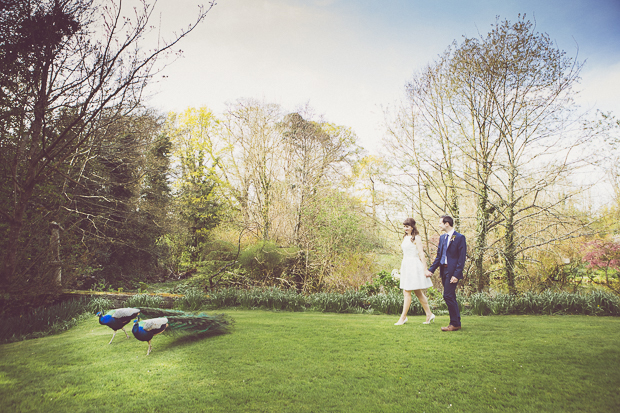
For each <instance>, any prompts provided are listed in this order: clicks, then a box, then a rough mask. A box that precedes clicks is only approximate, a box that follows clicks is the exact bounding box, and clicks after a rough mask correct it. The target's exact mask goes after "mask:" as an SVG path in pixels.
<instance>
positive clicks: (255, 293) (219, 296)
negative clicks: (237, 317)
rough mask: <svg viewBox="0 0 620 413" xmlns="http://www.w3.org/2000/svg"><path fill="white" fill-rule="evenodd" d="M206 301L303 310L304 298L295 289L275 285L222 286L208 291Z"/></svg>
mask: <svg viewBox="0 0 620 413" xmlns="http://www.w3.org/2000/svg"><path fill="white" fill-rule="evenodd" d="M208 297H209V298H208V303H209V305H210V306H212V307H243V308H263V309H268V310H289V311H303V310H305V309H306V299H305V297H304V296H303V295H302V294H299V293H298V292H296V291H295V290H282V289H279V288H277V287H270V288H265V289H263V288H251V289H248V290H238V289H234V288H222V289H221V290H217V291H213V292H210V293H209V295H208Z"/></svg>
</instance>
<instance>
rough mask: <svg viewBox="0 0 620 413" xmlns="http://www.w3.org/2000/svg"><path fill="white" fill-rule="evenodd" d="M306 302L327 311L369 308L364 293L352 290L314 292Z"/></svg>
mask: <svg viewBox="0 0 620 413" xmlns="http://www.w3.org/2000/svg"><path fill="white" fill-rule="evenodd" d="M308 304H309V306H310V308H312V309H313V310H315V311H322V312H328V313H355V312H359V311H360V310H363V309H368V308H370V306H369V303H368V296H367V295H366V293H364V292H361V291H354V290H347V291H345V292H344V293H342V294H341V293H328V292H324V293H314V294H311V295H310V296H308ZM401 306H402V304H401Z"/></svg>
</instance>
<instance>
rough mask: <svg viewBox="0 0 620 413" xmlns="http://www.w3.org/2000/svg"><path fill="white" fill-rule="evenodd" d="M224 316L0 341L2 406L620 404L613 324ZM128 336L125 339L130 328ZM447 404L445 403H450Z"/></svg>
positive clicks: (566, 319) (545, 319)
mask: <svg viewBox="0 0 620 413" xmlns="http://www.w3.org/2000/svg"><path fill="white" fill-rule="evenodd" d="M226 312H227V313H228V314H229V315H231V316H232V317H233V318H234V319H235V320H236V323H235V326H234V328H233V331H232V333H231V334H225V335H221V336H215V337H211V338H207V339H204V340H199V341H191V340H190V341H187V340H186V341H183V340H179V339H174V338H173V337H166V336H157V337H155V338H154V340H153V352H152V353H151V355H149V356H148V357H147V356H146V355H145V354H146V347H147V345H146V343H142V342H138V341H137V340H135V339H134V338H133V337H131V339H130V340H127V339H126V338H125V337H124V335H123V334H122V333H119V334H117V336H116V338H115V339H114V342H113V343H112V344H111V345H108V344H107V343H108V341H109V338H110V337H111V334H112V331H111V330H110V329H109V328H106V327H104V326H100V325H99V324H98V323H97V319H96V317H91V318H90V319H88V320H86V321H82V322H80V323H79V324H78V326H77V327H74V328H72V329H71V330H69V331H68V332H65V333H62V334H60V335H56V336H51V337H45V338H41V339H36V340H30V341H23V342H18V343H12V344H6V345H2V346H0V398H1V399H2V406H3V411H10V412H12V411H40V412H56V411H58V412H61V411H72V412H75V411H78V412H80V411H83V412H96V411H102V412H104V411H105V412H108V411H119V412H126V411H128V412H133V411H136V412H149V411H166V412H169V411H179V412H181V411H183V412H189V411H191V412H194V411H226V412H231V411H295V412H296V411H308V412H310V411H390V412H392V411H403V412H404V411H407V412H411V411H414V412H423V411H426V412H435V411H444V410H449V411H461V412H479V411H501V412H505V411H514V412H558V411H562V412H570V411H574V412H608V411H617V410H618V408H619V407H620V394H619V392H618V388H619V387H620V369H618V366H620V349H619V347H618V342H620V341H619V340H620V319H618V318H615V317H613V318H612V317H588V316H554V317H550V316H495V317H476V316H469V317H465V318H464V320H463V326H464V328H463V330H461V331H458V332H453V333H443V332H441V331H439V327H440V326H441V325H446V324H447V322H448V317H446V316H441V317H438V320H437V323H436V324H433V325H431V326H425V325H422V324H421V323H422V321H423V319H422V317H419V316H410V317H409V320H410V321H409V323H407V324H405V325H404V326H400V327H396V326H394V325H393V323H394V322H395V321H396V318H395V317H394V316H385V315H380V316H377V315H361V314H332V313H318V312H269V311H235V310H234V309H228V310H226ZM130 336H131V334H130ZM450 405H451V406H450Z"/></svg>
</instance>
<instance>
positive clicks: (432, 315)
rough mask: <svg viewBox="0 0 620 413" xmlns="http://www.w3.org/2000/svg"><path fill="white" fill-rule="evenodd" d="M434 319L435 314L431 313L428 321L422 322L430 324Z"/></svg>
mask: <svg viewBox="0 0 620 413" xmlns="http://www.w3.org/2000/svg"><path fill="white" fill-rule="evenodd" d="M433 321H435V314H431V316H430V318H429V319H428V321H425V322H423V323H422V324H430V323H432V322H433Z"/></svg>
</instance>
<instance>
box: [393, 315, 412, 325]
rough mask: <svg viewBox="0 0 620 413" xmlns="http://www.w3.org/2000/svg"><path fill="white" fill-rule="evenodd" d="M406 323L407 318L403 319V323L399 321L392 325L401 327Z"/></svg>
mask: <svg viewBox="0 0 620 413" xmlns="http://www.w3.org/2000/svg"><path fill="white" fill-rule="evenodd" d="M407 321H409V319H408V318H407V317H405V319H404V320H403V321H399V322H397V323H394V325H395V326H402V325H403V324H405V323H406V322H407Z"/></svg>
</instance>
